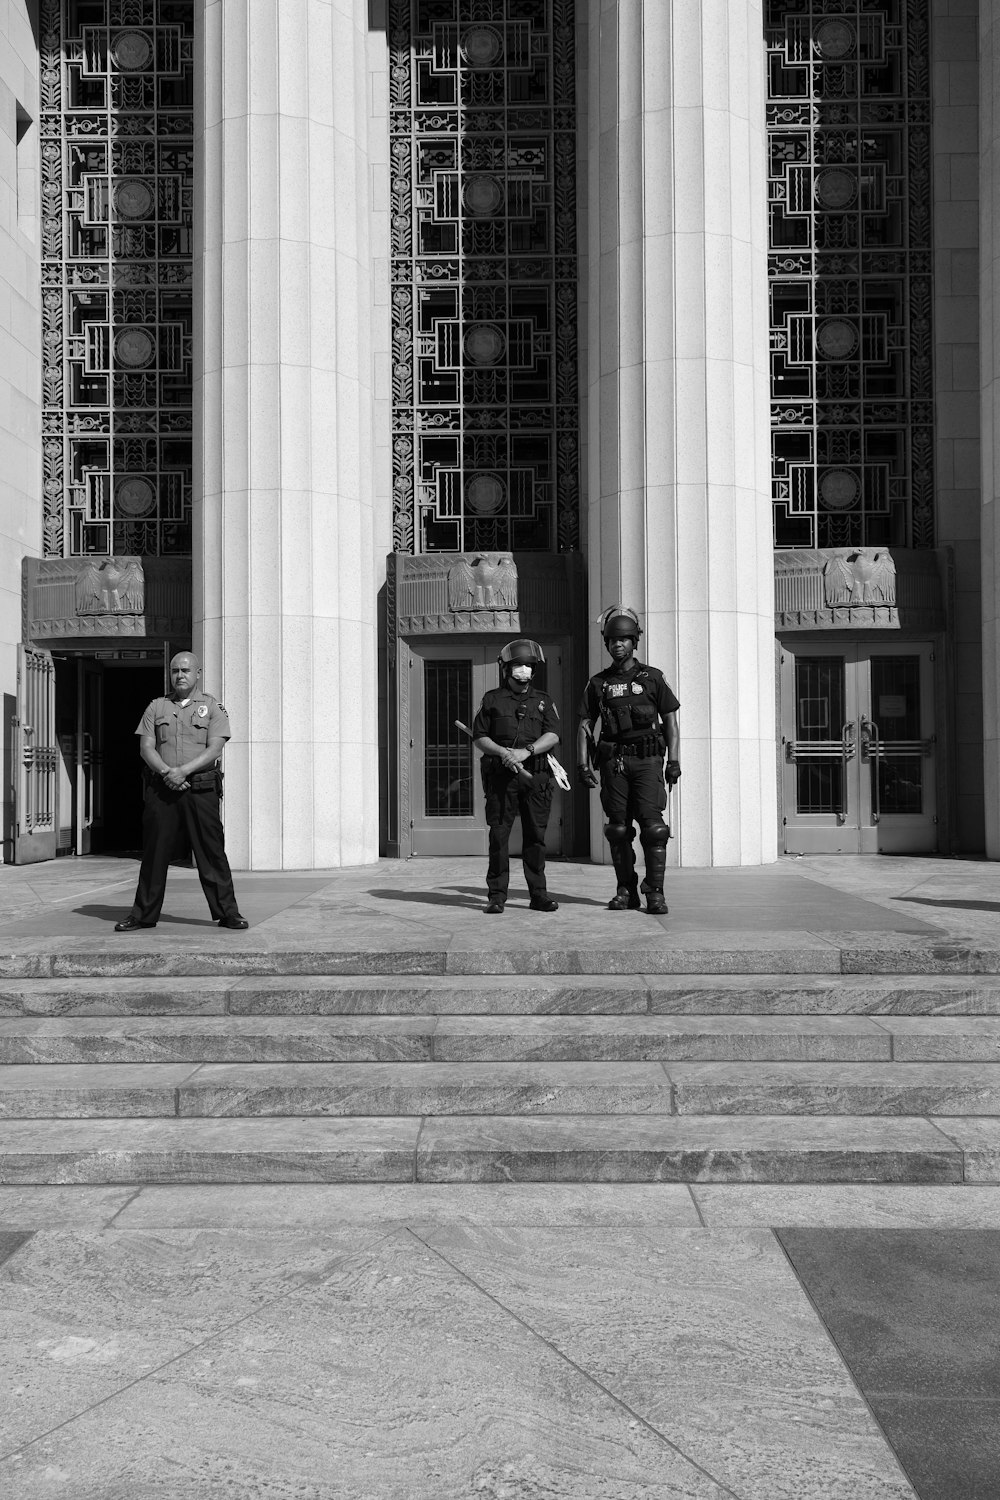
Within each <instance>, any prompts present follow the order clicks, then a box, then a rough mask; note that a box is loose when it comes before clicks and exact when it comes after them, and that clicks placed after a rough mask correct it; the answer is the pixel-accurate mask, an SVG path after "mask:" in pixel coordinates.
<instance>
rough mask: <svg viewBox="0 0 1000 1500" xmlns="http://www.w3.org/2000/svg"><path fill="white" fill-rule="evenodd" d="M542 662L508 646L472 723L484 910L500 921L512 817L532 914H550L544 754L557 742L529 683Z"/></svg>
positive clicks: (518, 645) (554, 722)
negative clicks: (478, 758) (484, 854)
mask: <svg viewBox="0 0 1000 1500" xmlns="http://www.w3.org/2000/svg"><path fill="white" fill-rule="evenodd" d="M544 661H545V654H544V652H543V651H542V648H541V646H540V645H539V644H538V642H537V641H528V640H520V641H511V643H510V645H508V646H504V648H503V650H502V651H501V652H500V655H499V656H498V657H497V664H498V666H499V667H500V675H501V679H502V683H501V686H500V687H498V688H492V689H491V690H490V691H489V692H488V693H486V694H484V696H483V701H482V703H481V705H480V708H479V712H478V713H477V714H476V717H475V720H474V721H473V725H472V735H473V739H474V740H475V743H476V749H477V750H481V751H482V752H483V761H482V773H483V787H484V789H485V791H486V821H487V823H488V824H489V829H490V862H489V868H488V870H487V873H486V886H487V892H488V900H487V905H486V911H487V912H488V913H489V914H490V915H491V916H494V915H499V914H500V913H501V912H502V911H503V909H504V905H505V903H506V900H507V886H508V883H509V879H510V856H509V854H508V851H507V845H508V842H509V839H510V830H511V828H512V827H513V823H514V818H515V816H517V815H518V814H520V817H521V833H522V846H521V860H522V862H523V864H524V878H525V880H526V881H527V884H528V894H529V895H530V897H531V902H530V905H531V909H532V911H557V910H558V902H556V901H553V900H552V899H551V897H550V896H549V895H548V894H547V892H546V889H545V830H546V827H547V826H548V821H549V810H550V808H551V806H552V774H551V772H550V770H549V764H548V761H547V760H546V755H547V753H548V752H549V751H550V750H552V749H554V748H555V746H556V745H558V743H559V730H558V724H559V714H558V711H557V709H556V706H555V704H554V703H553V701H552V699H551V698H550V697H549V696H548V694H547V693H543V692H539V690H538V689H537V688H536V687H535V686H534V684H533V682H532V677H533V676H534V671H535V667H536V666H538V665H539V664H541V663H543V662H544Z"/></svg>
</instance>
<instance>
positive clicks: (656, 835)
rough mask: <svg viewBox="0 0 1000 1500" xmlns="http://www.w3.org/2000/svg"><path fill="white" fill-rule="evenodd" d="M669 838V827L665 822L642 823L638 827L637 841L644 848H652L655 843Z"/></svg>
mask: <svg viewBox="0 0 1000 1500" xmlns="http://www.w3.org/2000/svg"><path fill="white" fill-rule="evenodd" d="M669 840H670V829H669V828H668V827H667V825H666V823H644V824H643V826H642V827H641V828H640V829H639V842H640V844H641V845H642V847H643V848H644V849H654V848H655V847H656V845H657V844H666V843H668V842H669Z"/></svg>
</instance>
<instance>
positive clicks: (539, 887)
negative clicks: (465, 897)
mask: <svg viewBox="0 0 1000 1500" xmlns="http://www.w3.org/2000/svg"><path fill="white" fill-rule="evenodd" d="M484 784H485V787H486V821H487V823H488V824H489V827H490V863H489V868H488V869H487V871H486V888H487V890H488V891H489V893H490V895H491V896H499V897H500V899H501V900H506V898H507V886H508V883H509V881H510V855H509V854H508V852H507V845H508V842H509V840H510V830H511V828H512V827H513V823H514V818H515V817H516V815H517V814H518V813H520V815H521V862H522V864H523V865H524V878H525V880H526V882H527V885H528V894H529V895H531V896H543V895H544V894H545V830H546V828H547V827H548V822H549V811H550V809H551V807H552V777H551V775H550V774H549V772H548V771H539V772H538V773H537V775H536V776H535V777H534V779H533V780H532V782H531V784H530V785H529V783H528V782H526V781H525V779H524V777H523V776H517V775H516V774H514V773H513V772H511V771H505V770H498V771H491V772H490V773H489V775H487V776H486V777H485V778H484Z"/></svg>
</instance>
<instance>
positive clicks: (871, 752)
mask: <svg viewBox="0 0 1000 1500" xmlns="http://www.w3.org/2000/svg"><path fill="white" fill-rule="evenodd" d="M861 754H862V758H863V759H864V760H871V761H872V763H873V764H874V767H875V775H874V776H873V777H872V822H873V823H880V822H881V821H882V803H881V788H880V786H879V769H880V756H881V754H882V736H881V735H880V734H879V731H878V725H877V724H876V723H875V720H874V719H868V718H862V720H861Z"/></svg>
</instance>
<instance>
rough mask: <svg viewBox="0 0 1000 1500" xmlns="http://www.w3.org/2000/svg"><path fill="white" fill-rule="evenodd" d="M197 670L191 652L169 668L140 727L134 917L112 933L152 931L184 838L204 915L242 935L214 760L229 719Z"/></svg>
mask: <svg viewBox="0 0 1000 1500" xmlns="http://www.w3.org/2000/svg"><path fill="white" fill-rule="evenodd" d="M200 679H201V664H200V663H199V661H198V658H197V657H196V656H193V655H192V654H191V652H190V651H182V652H181V653H180V654H179V655H177V656H175V657H174V659H173V660H172V661H171V663H170V696H169V697H168V698H154V699H153V701H152V703H151V704H150V705H149V707H148V708H147V709H146V712H145V713H144V714H143V716H142V718H141V719H140V721H139V727H138V729H137V730H136V734H137V735H138V736H139V754H140V756H141V757H142V759H143V761H144V762H145V771H144V773H143V779H144V782H145V792H144V801H143V810H142V865H141V866H140V869H139V884H138V886H137V887H136V892H135V901H134V902H133V904H132V910H131V912H130V913H129V915H128V916H127V917H126V918H125V919H124V921H122V922H118V923H116V924H115V931H116V932H137V931H139V929H140V928H144V927H155V926H156V924H157V922H158V921H159V917H160V908H161V907H162V905H163V894H164V891H165V890H166V885H167V866H168V865H169V863H170V857H171V854H172V853H173V849H174V845H175V843H176V840H177V835H178V833H179V832H180V830H181V829H182V828H183V829H184V831H185V832H186V833H187V836H188V839H189V840H190V843H191V848H192V850H193V851H194V857H195V860H196V862H197V865H198V878H199V880H200V881H201V888H202V890H203V891H204V892H205V897H206V899H207V901H208V907H209V910H210V912H211V913H212V916H213V918H214V920H215V921H217V922H218V924H219V926H220V927H232V928H235V929H236V930H237V931H239V932H242V931H245V930H246V928H247V927H249V925H250V924H249V922H247V921H246V920H245V918H243V917H242V916H240V911H239V907H238V906H237V905H236V894H235V892H234V890H233V877H232V873H231V871H230V869H229V861H228V859H227V858H226V850H225V844H224V842H223V833H222V819H221V818H220V816H219V798H220V795H221V790H222V772H221V771H220V770H219V768H218V761H219V756H220V755H221V754H222V750H223V747H224V746H225V743H226V741H227V740H228V738H229V732H230V731H229V715H228V714H227V713H226V710H225V709H224V708H223V706H222V704H221V703H217V702H216V700H215V699H214V698H213V697H212V695H211V694H210V693H203V692H201V691H200V689H199V687H198V683H199V681H200Z"/></svg>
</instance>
